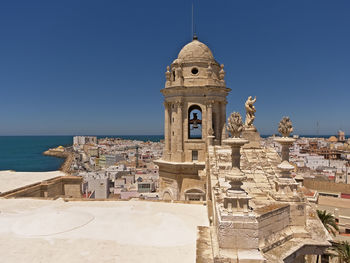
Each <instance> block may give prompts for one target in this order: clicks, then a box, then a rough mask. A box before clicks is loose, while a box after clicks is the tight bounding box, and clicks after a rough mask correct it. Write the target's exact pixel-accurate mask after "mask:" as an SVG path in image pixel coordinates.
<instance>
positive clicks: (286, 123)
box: [278, 117, 293, 137]
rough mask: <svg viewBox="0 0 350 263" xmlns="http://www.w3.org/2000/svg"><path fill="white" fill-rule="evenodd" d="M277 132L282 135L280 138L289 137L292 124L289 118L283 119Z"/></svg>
mask: <svg viewBox="0 0 350 263" xmlns="http://www.w3.org/2000/svg"><path fill="white" fill-rule="evenodd" d="M278 132H279V133H280V134H282V137H289V135H290V134H291V133H292V132H293V124H292V122H291V120H290V119H289V117H283V118H282V120H281V121H280V124H279V125H278Z"/></svg>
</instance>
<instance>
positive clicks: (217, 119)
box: [214, 102, 221, 144]
mask: <svg viewBox="0 0 350 263" xmlns="http://www.w3.org/2000/svg"><path fill="white" fill-rule="evenodd" d="M214 106H215V107H214V111H215V120H214V121H215V142H216V143H215V144H218V142H219V140H220V118H221V117H220V104H219V103H218V102H216V103H215V104H214Z"/></svg>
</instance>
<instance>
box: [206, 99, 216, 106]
mask: <svg viewBox="0 0 350 263" xmlns="http://www.w3.org/2000/svg"><path fill="white" fill-rule="evenodd" d="M214 103H215V101H214V100H208V101H207V103H206V104H207V107H208V108H212V107H213V104H214Z"/></svg>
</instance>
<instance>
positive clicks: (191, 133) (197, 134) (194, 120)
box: [188, 105, 202, 139]
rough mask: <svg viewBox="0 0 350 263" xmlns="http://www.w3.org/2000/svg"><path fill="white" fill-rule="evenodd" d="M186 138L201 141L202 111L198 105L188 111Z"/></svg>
mask: <svg viewBox="0 0 350 263" xmlns="http://www.w3.org/2000/svg"><path fill="white" fill-rule="evenodd" d="M188 138H189V139H202V109H201V107H199V106H198V105H192V106H191V107H190V108H189V109H188Z"/></svg>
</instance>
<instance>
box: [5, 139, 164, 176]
mask: <svg viewBox="0 0 350 263" xmlns="http://www.w3.org/2000/svg"><path fill="white" fill-rule="evenodd" d="M98 137H99V138H101V137H116V138H122V139H128V140H140V141H159V140H161V139H163V136H160V135H145V136H143V135H115V136H110V135H109V136H102V135H100V136H98ZM72 144H73V136H0V170H15V171H25V172H45V171H55V170H58V169H59V168H60V166H61V164H62V163H63V161H64V160H63V159H61V158H56V157H52V156H45V155H43V152H44V151H46V150H47V149H49V148H54V147H57V146H60V145H62V146H69V145H72Z"/></svg>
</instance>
